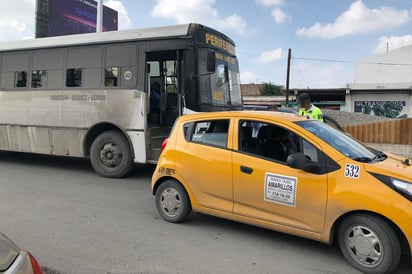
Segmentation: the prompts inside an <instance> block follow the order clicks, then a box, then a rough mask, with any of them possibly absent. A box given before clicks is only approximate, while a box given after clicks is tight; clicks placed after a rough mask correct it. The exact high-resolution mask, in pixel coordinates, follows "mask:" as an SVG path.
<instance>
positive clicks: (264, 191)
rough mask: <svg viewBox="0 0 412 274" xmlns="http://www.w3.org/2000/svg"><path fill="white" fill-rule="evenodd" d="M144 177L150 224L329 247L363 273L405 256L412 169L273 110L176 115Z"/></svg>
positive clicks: (409, 246)
mask: <svg viewBox="0 0 412 274" xmlns="http://www.w3.org/2000/svg"><path fill="white" fill-rule="evenodd" d="M162 148H163V150H162V152H161V154H160V157H159V160H158V162H157V167H156V169H155V171H154V173H153V177H152V193H153V195H155V202H156V207H157V209H158V212H159V214H160V216H161V217H162V218H163V219H165V220H166V221H169V222H182V221H184V220H186V219H187V218H188V217H189V215H190V212H191V211H195V212H199V213H204V214H209V215H214V216H218V217H221V218H227V219H230V220H234V221H238V222H243V223H247V224H251V225H256V226H259V227H263V228H267V229H271V230H276V231H280V232H284V233H288V234H293V235H296V236H300V237H304V238H308V239H312V240H316V241H320V242H323V243H326V244H332V243H333V242H334V241H337V242H338V244H339V246H340V249H341V252H342V254H343V256H344V257H345V258H346V259H347V260H348V262H349V263H350V264H352V265H353V266H354V267H355V268H357V269H359V270H360V271H363V272H365V273H390V272H391V271H393V270H394V269H396V268H397V266H398V264H399V262H400V259H401V255H402V254H404V255H406V256H408V257H409V258H411V251H412V226H411V224H412V166H411V164H410V162H409V160H408V159H405V158H402V157H399V156H395V155H391V154H385V153H383V152H380V151H376V150H373V149H371V148H368V147H366V146H364V145H363V144H361V143H359V142H358V141H356V140H354V139H353V138H351V137H350V136H348V135H347V134H345V133H344V132H342V131H339V130H336V129H334V128H333V127H330V126H328V125H326V124H325V123H322V122H320V121H317V120H313V119H307V118H305V117H302V116H299V115H297V114H292V113H284V112H277V111H234V112H211V113H199V114H193V115H186V116H181V117H179V118H178V120H177V121H176V123H175V125H174V128H173V130H172V132H171V134H170V136H169V138H168V139H167V140H165V142H164V143H163V146H162Z"/></svg>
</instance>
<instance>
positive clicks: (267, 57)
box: [256, 48, 283, 63]
mask: <svg viewBox="0 0 412 274" xmlns="http://www.w3.org/2000/svg"><path fill="white" fill-rule="evenodd" d="M282 56H283V50H282V49H281V48H277V49H274V50H270V51H265V52H262V54H261V55H260V56H259V57H258V58H256V61H257V62H259V63H271V62H275V61H277V60H279V59H281V58H282Z"/></svg>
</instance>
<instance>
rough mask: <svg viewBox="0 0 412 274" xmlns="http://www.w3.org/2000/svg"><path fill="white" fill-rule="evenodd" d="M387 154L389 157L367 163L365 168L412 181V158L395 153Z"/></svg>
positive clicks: (372, 171)
mask: <svg viewBox="0 0 412 274" xmlns="http://www.w3.org/2000/svg"><path fill="white" fill-rule="evenodd" d="M386 155H387V156H388V157H387V158H386V159H385V160H383V161H379V162H374V163H371V164H365V170H366V171H368V172H371V173H376V174H382V175H386V176H390V177H393V178H398V179H403V180H405V181H408V182H411V183H412V160H410V159H408V158H405V157H401V156H397V155H393V154H386Z"/></svg>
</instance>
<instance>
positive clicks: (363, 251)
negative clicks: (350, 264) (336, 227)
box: [346, 226, 384, 267]
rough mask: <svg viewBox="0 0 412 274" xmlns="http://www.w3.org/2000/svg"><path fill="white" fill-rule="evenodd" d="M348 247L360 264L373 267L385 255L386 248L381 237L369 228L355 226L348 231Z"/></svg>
mask: <svg viewBox="0 0 412 274" xmlns="http://www.w3.org/2000/svg"><path fill="white" fill-rule="evenodd" d="M346 241H347V242H346V247H347V248H348V251H349V254H350V255H351V256H352V258H353V259H354V260H355V261H357V262H358V263H359V264H361V265H363V266H365V267H373V266H376V265H377V264H379V263H380V262H381V261H382V259H383V257H384V250H383V246H382V243H381V241H380V239H379V237H378V236H377V235H376V234H375V233H374V232H373V231H372V230H370V229H369V228H367V227H364V226H354V227H352V228H351V229H350V230H348V231H347V234H346Z"/></svg>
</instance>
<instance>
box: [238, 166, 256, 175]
mask: <svg viewBox="0 0 412 274" xmlns="http://www.w3.org/2000/svg"><path fill="white" fill-rule="evenodd" d="M240 171H242V172H243V173H246V174H252V173H253V168H251V167H247V166H240Z"/></svg>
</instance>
